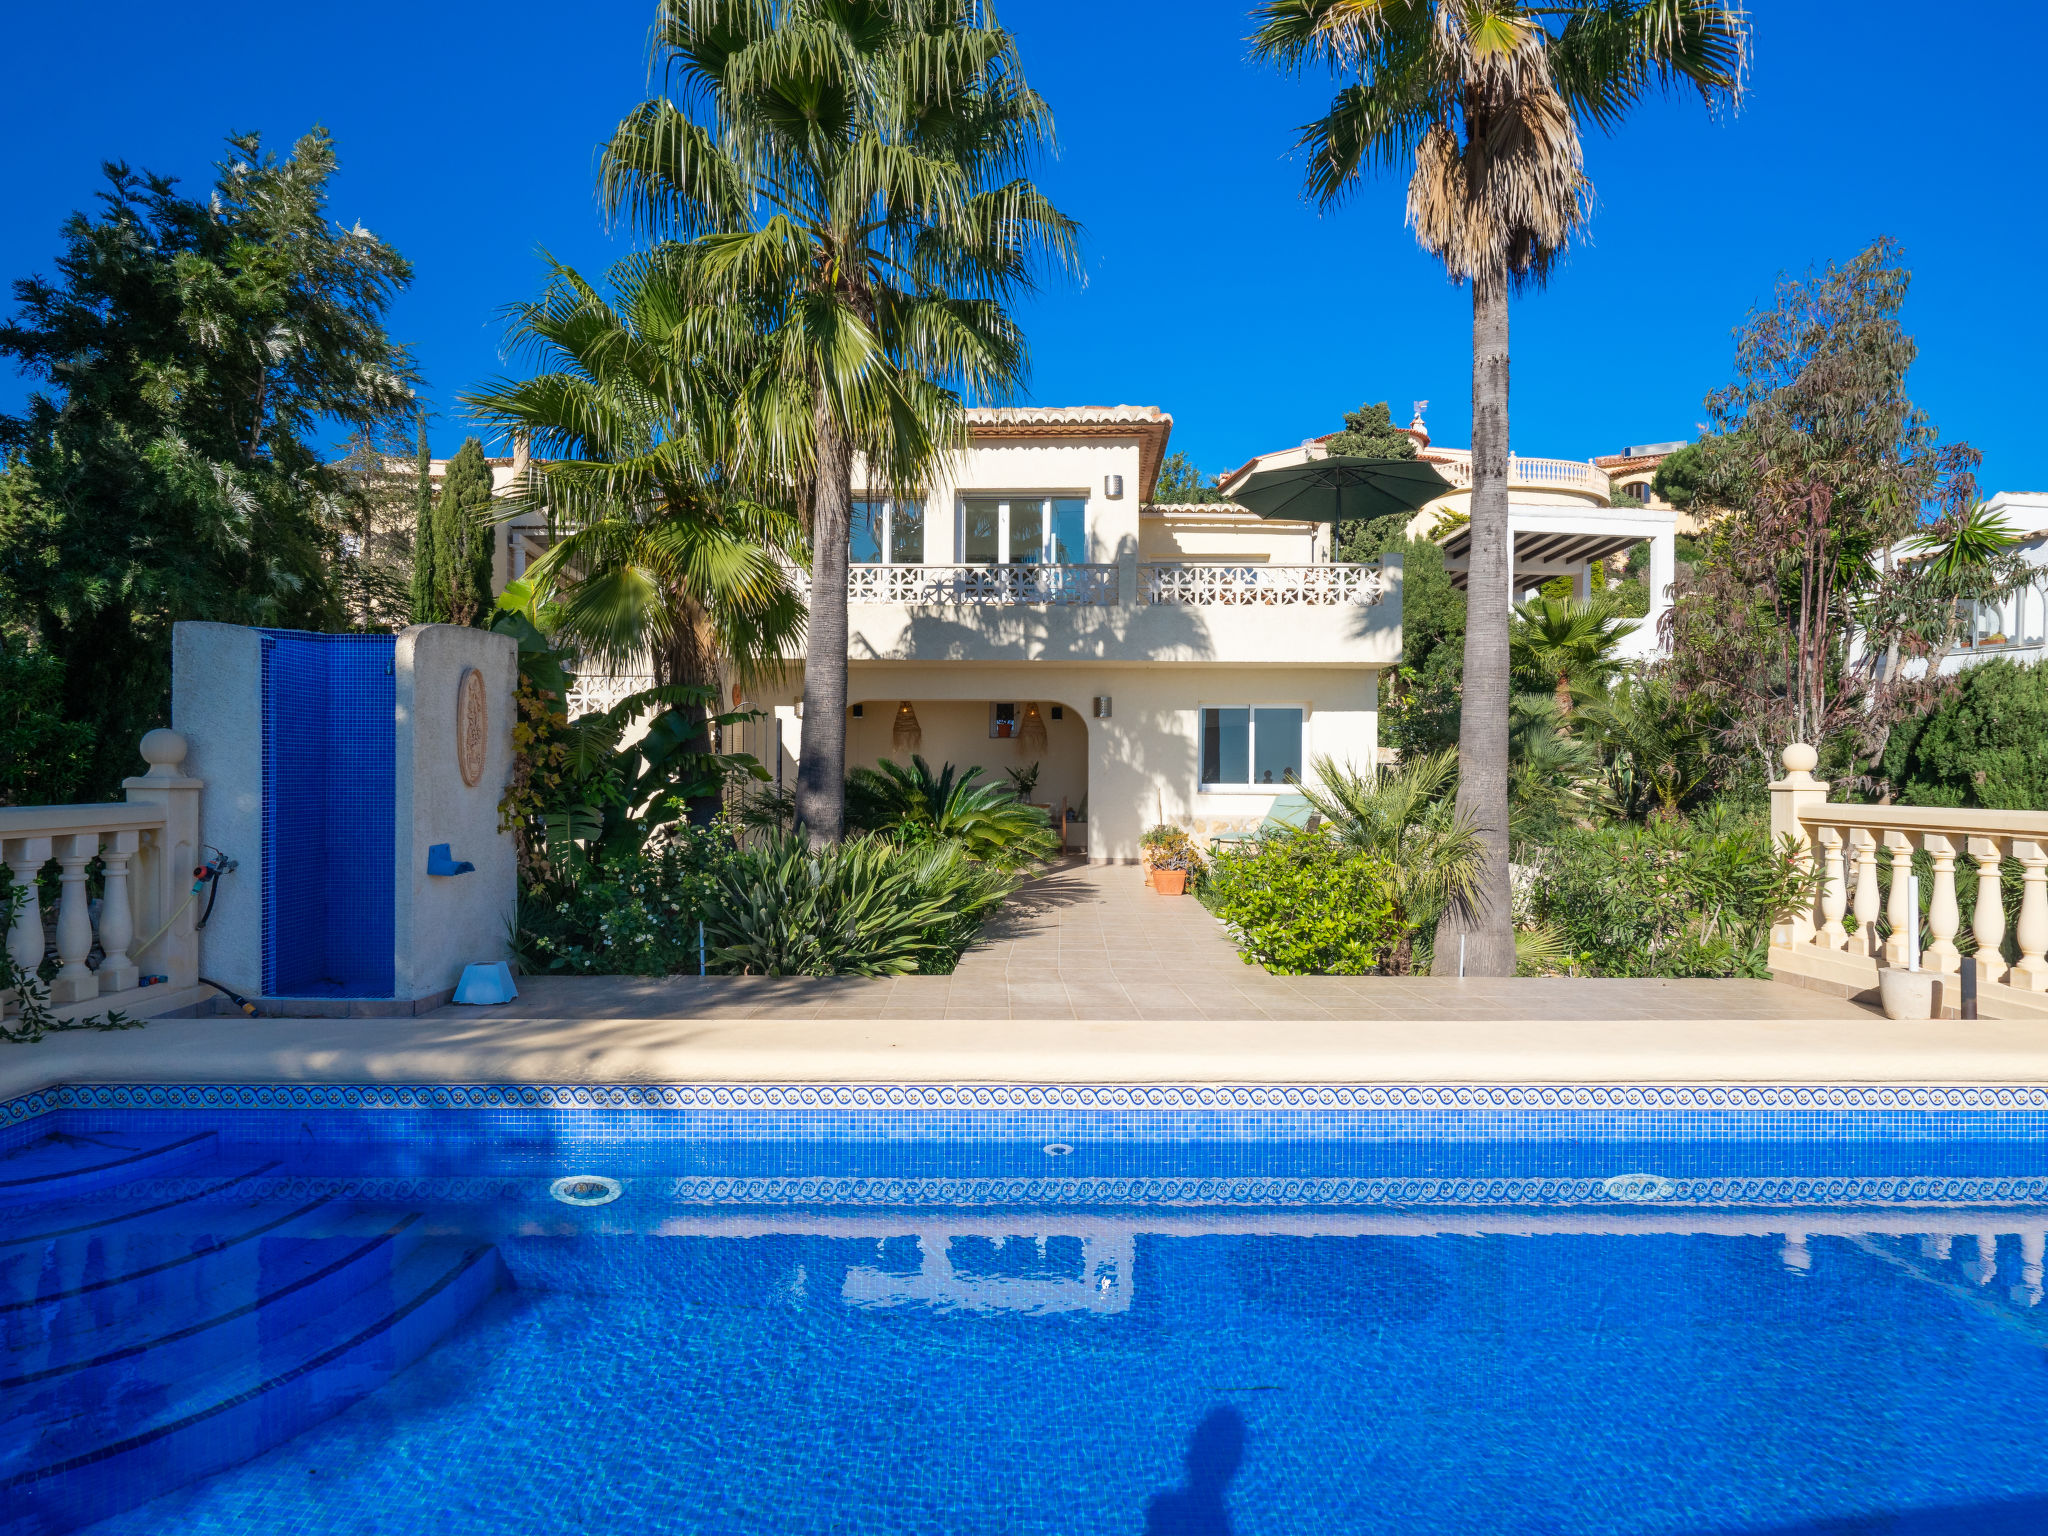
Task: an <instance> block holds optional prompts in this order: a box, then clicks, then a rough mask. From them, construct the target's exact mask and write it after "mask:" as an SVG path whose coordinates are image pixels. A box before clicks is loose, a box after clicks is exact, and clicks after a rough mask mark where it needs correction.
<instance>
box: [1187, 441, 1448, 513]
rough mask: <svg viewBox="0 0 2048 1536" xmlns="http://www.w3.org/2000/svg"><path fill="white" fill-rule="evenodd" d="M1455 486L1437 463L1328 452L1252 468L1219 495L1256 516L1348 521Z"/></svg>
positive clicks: (1423, 501) (1418, 502)
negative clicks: (1362, 457) (1288, 462)
mask: <svg viewBox="0 0 2048 1536" xmlns="http://www.w3.org/2000/svg"><path fill="white" fill-rule="evenodd" d="M1269 457H1270V455H1269ZM1456 489H1457V487H1456V486H1454V485H1452V484H1451V482H1450V481H1448V480H1446V479H1445V478H1444V477H1443V475H1442V474H1441V473H1439V472H1438V470H1437V468H1436V466H1435V465H1433V464H1425V463H1423V462H1422V460H1420V459H1360V458H1351V457H1348V456H1346V455H1343V454H1332V455H1330V456H1329V457H1327V458H1321V459H1303V460H1302V462H1300V463H1298V464H1288V465H1284V466H1280V467H1278V468H1274V469H1255V470H1253V471H1251V472H1250V473H1249V474H1247V475H1245V476H1244V477H1243V478H1242V479H1240V480H1234V481H1227V482H1225V484H1224V486H1223V494H1224V495H1225V496H1228V497H1229V498H1230V499H1231V500H1232V501H1234V502H1236V503H1237V504H1238V505H1239V506H1241V507H1244V508H1245V509H1247V510H1248V511H1251V512H1256V513H1257V514H1258V515H1259V516H1260V517H1280V518H1288V519H1290V520H1293V521H1296V522H1303V523H1347V522H1360V521H1363V520H1364V519H1366V518H1371V517H1384V516H1386V515H1387V514H1388V513H1390V512H1416V511H1419V510H1421V509H1422V508H1423V507H1425V506H1427V505H1428V504H1429V503H1430V502H1432V501H1434V500H1436V498H1437V497H1439V496H1442V495H1443V494H1445V493H1446V492H1447V491H1454V490H1456Z"/></svg>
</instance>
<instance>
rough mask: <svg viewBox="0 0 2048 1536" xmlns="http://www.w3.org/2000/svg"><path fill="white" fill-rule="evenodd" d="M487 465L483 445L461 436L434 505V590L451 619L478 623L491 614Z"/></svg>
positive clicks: (493, 532)
mask: <svg viewBox="0 0 2048 1536" xmlns="http://www.w3.org/2000/svg"><path fill="white" fill-rule="evenodd" d="M496 535H497V525H496V523H495V522H493V520H492V516H491V466H490V463H489V461H487V460H486V459H485V458H484V445H483V444H482V443H481V442H479V441H478V440H477V439H475V438H473V437H470V438H464V439H463V443H462V447H461V449H460V450H459V451H458V452H457V453H456V455H455V457H454V458H453V459H450V460H449V461H448V472H447V473H446V474H445V475H443V476H442V477H441V499H440V501H439V503H437V504H436V506H435V508H434V596H435V601H436V602H437V603H445V604H446V605H447V613H448V620H447V622H449V623H450V624H483V623H485V622H486V621H487V620H488V619H489V618H490V615H491V546H492V541H493V540H494V539H495V537H496Z"/></svg>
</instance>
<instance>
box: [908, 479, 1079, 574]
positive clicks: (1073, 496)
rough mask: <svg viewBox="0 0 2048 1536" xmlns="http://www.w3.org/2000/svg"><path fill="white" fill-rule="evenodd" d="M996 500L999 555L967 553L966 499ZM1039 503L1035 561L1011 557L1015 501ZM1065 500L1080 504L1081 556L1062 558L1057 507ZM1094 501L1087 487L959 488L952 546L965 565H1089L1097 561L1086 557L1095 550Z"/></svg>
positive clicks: (927, 523)
mask: <svg viewBox="0 0 2048 1536" xmlns="http://www.w3.org/2000/svg"><path fill="white" fill-rule="evenodd" d="M970 501H975V502H990V501H993V502H997V503H1000V505H999V506H998V508H997V511H996V558H995V559H994V560H993V561H989V560H973V559H970V558H969V557H968V554H967V503H968V502H970ZM1034 501H1035V502H1036V503H1038V515H1039V519H1040V522H1039V540H1038V552H1039V558H1038V559H1037V560H1036V561H1022V560H1012V559H1011V558H1010V555H1011V548H1010V508H1011V504H1012V503H1013V502H1022V503H1026V504H1029V503H1031V502H1034ZM1063 501H1078V502H1079V503H1080V504H1081V554H1082V556H1083V558H1082V559H1080V560H1060V559H1057V558H1055V557H1056V556H1057V555H1058V554H1059V522H1058V513H1057V512H1056V511H1055V510H1054V508H1055V507H1056V506H1057V505H1058V503H1060V502H1063ZM1093 512H1094V501H1093V498H1091V497H1090V496H1089V495H1088V493H1087V492H1085V491H1071V490H1055V491H980V490H975V491H968V490H963V491H960V492H958V493H957V494H956V495H955V496H954V498H953V548H954V549H955V550H956V551H957V552H958V554H959V563H960V564H962V565H977V566H1005V565H1027V564H1036V565H1050V566H1061V565H1089V564H1093V563H1094V562H1092V561H1090V560H1088V559H1087V558H1086V557H1087V556H1088V555H1090V554H1092V553H1094V517H1093ZM925 527H926V531H927V534H929V531H930V527H931V522H930V518H929V517H927V518H926V522H925Z"/></svg>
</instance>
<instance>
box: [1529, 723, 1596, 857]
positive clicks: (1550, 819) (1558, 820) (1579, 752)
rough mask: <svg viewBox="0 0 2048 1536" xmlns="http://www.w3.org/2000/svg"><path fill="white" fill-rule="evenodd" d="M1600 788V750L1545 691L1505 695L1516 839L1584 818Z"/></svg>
mask: <svg viewBox="0 0 2048 1536" xmlns="http://www.w3.org/2000/svg"><path fill="white" fill-rule="evenodd" d="M1599 789H1600V754H1599V753H1598V752H1596V751H1595V750H1594V749H1593V747H1592V746H1591V745H1590V744H1589V743H1588V742H1587V741H1586V740H1585V739H1584V738H1582V737H1580V736H1577V735H1575V734H1573V732H1572V730H1571V728H1570V722H1569V721H1568V720H1567V719H1566V718H1565V717H1564V716H1563V715H1561V714H1560V713H1559V712H1558V708H1557V700H1556V699H1555V698H1553V697H1552V696H1551V695H1550V694H1547V693H1517V694H1515V695H1513V696H1512V697H1511V698H1510V699H1509V700H1508V807H1509V812H1510V814H1511V815H1512V817H1513V826H1514V830H1515V840H1516V841H1517V842H1518V843H1523V842H1527V841H1529V840H1530V839H1532V838H1534V839H1537V840H1539V841H1540V840H1541V839H1543V838H1544V837H1546V836H1548V835H1549V834H1550V833H1551V832H1552V831H1553V830H1554V829H1555V828H1557V827H1558V826H1560V825H1563V824H1565V823H1567V822H1574V821H1578V820H1580V819H1582V818H1584V817H1585V816H1586V815H1587V814H1588V813H1589V812H1590V811H1591V810H1592V809H1593V801H1594V797H1595V796H1596V795H1597V793H1598V791H1599Z"/></svg>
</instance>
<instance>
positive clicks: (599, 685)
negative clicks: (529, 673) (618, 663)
mask: <svg viewBox="0 0 2048 1536" xmlns="http://www.w3.org/2000/svg"><path fill="white" fill-rule="evenodd" d="M653 686H654V676H653V674H652V673H647V672H621V673H618V674H616V675H613V674H610V673H600V672H579V673H577V674H576V675H575V677H573V678H571V679H570V682H569V699H568V707H567V713H568V716H569V718H570V719H571V720H574V719H575V718H576V717H577V716H578V715H593V714H601V713H603V712H604V711H605V710H608V709H612V708H614V707H615V706H617V705H618V704H620V703H621V702H623V701H624V700H626V699H628V698H630V697H632V696H633V695H634V694H636V693H640V692H643V691H645V690H646V689H649V688H652V687H653Z"/></svg>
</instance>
